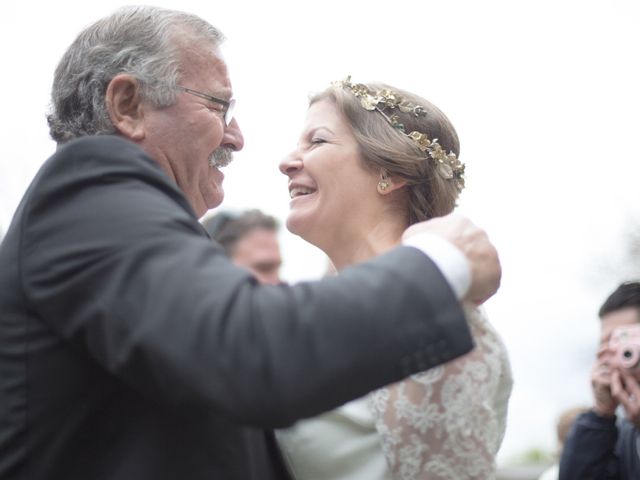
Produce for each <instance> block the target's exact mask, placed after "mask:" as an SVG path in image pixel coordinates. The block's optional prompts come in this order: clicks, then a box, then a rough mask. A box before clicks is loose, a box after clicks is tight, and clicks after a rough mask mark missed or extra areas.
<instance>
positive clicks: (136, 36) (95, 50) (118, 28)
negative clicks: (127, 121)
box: [47, 6, 224, 144]
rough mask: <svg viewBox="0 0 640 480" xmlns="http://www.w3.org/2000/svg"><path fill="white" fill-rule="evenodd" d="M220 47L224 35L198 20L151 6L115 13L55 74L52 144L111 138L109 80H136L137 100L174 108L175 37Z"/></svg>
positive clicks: (78, 43) (91, 30) (79, 41)
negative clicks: (127, 76)
mask: <svg viewBox="0 0 640 480" xmlns="http://www.w3.org/2000/svg"><path fill="white" fill-rule="evenodd" d="M185 34H186V35H188V36H191V37H193V40H194V41H195V42H199V43H210V44H211V45H212V46H213V47H216V46H218V45H219V44H220V43H222V41H223V40H224V36H223V35H222V33H221V32H220V31H219V30H217V29H216V28H215V27H213V26H212V25H210V24H209V23H208V22H206V21H204V20H202V19H201V18H200V17H197V16H195V15H191V14H188V13H184V12H179V11H174V10H165V9H161V8H157V7H150V6H130V7H123V8H121V9H119V10H117V11H116V12H115V13H113V14H112V15H110V16H108V17H106V18H103V19H101V20H99V21H97V22H96V23H94V24H93V25H91V26H89V27H88V28H86V29H85V30H84V31H82V32H81V33H80V35H78V38H76V40H75V41H74V42H73V43H72V44H71V46H70V47H69V49H68V50H67V51H66V53H65V54H64V56H63V57H62V59H61V60H60V63H59V64H58V67H57V68H56V72H55V76H54V81H53V88H52V92H51V113H49V115H47V122H48V123H49V132H50V135H51V138H53V139H54V140H55V141H56V142H58V143H59V144H60V143H64V142H67V141H69V140H72V139H74V138H78V137H81V136H85V135H101V134H103V135H104V134H112V133H115V128H114V126H113V124H112V123H111V119H110V118H109V114H108V112H107V109H106V105H105V93H106V90H107V86H108V85H109V83H110V82H111V80H112V79H113V78H114V77H115V76H116V75H118V74H120V73H128V74H130V75H132V76H134V77H135V78H136V79H137V80H138V82H139V83H140V96H141V98H142V99H143V100H146V101H149V102H151V103H152V104H153V105H155V106H158V107H163V106H168V105H171V104H172V103H173V102H175V99H176V91H175V89H174V88H173V87H175V85H176V84H177V82H178V80H179V78H180V75H181V66H180V61H179V58H180V57H179V55H180V47H179V43H178V42H177V41H176V38H177V36H178V35H185Z"/></svg>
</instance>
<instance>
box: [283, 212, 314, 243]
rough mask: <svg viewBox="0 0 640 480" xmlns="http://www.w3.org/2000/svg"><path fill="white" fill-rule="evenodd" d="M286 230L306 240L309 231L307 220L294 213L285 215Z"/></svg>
mask: <svg viewBox="0 0 640 480" xmlns="http://www.w3.org/2000/svg"><path fill="white" fill-rule="evenodd" d="M286 225H287V230H289V231H290V232H291V233H293V234H294V235H297V236H299V237H301V238H302V239H304V240H308V238H309V236H310V234H311V232H310V225H309V222H307V221H305V219H304V218H300V217H297V216H296V215H294V214H293V215H292V214H290V215H289V216H288V217H287V222H286Z"/></svg>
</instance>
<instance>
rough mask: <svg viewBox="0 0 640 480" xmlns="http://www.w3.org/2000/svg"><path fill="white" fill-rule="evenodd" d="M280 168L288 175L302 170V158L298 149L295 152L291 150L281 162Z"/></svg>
mask: <svg viewBox="0 0 640 480" xmlns="http://www.w3.org/2000/svg"><path fill="white" fill-rule="evenodd" d="M278 168H279V169H280V171H281V172H282V173H283V174H285V175H287V176H288V177H290V176H291V175H293V174H294V173H295V172H297V171H299V170H301V169H302V160H301V159H300V156H299V155H298V150H297V149H296V150H294V151H293V152H291V153H290V154H289V155H287V156H286V157H284V158H283V159H282V161H281V162H280V165H279V166H278Z"/></svg>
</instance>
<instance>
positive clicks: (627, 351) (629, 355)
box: [622, 350, 633, 360]
mask: <svg viewBox="0 0 640 480" xmlns="http://www.w3.org/2000/svg"><path fill="white" fill-rule="evenodd" d="M622 356H623V357H624V358H626V359H627V360H628V359H630V358H631V357H633V352H632V351H631V350H625V351H624V352H622Z"/></svg>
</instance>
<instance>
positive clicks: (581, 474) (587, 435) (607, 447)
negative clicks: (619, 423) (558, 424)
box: [558, 412, 620, 480]
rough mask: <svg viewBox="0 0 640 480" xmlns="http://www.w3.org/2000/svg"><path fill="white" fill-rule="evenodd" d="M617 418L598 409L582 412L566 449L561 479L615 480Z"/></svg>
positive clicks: (561, 461) (565, 445) (568, 438)
mask: <svg viewBox="0 0 640 480" xmlns="http://www.w3.org/2000/svg"><path fill="white" fill-rule="evenodd" d="M617 439H618V429H617V427H616V419H615V417H614V418H603V417H600V416H599V415H597V414H596V413H594V412H587V413H583V414H582V415H580V416H579V417H578V418H577V419H576V421H575V422H574V424H573V427H572V428H571V431H570V432H569V435H568V436H567V440H566V442H565V444H564V447H563V449H562V457H561V458H560V474H559V477H558V478H559V480H615V479H618V478H620V476H619V473H618V457H617V454H616V451H615V447H616V441H617Z"/></svg>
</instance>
